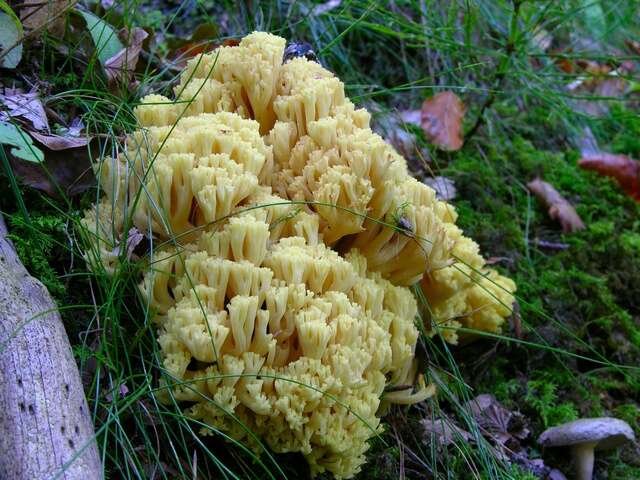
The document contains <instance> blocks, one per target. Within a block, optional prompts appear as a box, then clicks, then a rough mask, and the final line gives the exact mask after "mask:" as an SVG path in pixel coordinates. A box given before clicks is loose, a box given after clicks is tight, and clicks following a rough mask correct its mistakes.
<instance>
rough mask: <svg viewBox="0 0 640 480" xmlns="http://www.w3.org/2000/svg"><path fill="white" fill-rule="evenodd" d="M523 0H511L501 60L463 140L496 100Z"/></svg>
mask: <svg viewBox="0 0 640 480" xmlns="http://www.w3.org/2000/svg"><path fill="white" fill-rule="evenodd" d="M524 1H525V0H513V14H512V15H511V26H510V27H509V37H508V38H507V43H506V44H505V46H504V56H503V57H502V60H500V63H499V65H498V68H497V69H496V74H495V77H494V78H493V88H491V90H490V91H489V95H488V96H487V98H486V99H485V101H484V103H483V104H482V106H481V107H480V111H479V112H478V116H477V118H476V121H475V123H474V124H473V127H471V128H470V129H469V131H468V132H467V134H466V135H465V141H468V140H469V139H470V138H471V137H472V136H473V135H475V133H476V132H477V131H478V129H479V128H480V126H481V125H482V123H483V121H484V113H485V111H486V110H487V109H489V108H490V107H491V106H492V105H493V102H495V100H496V96H497V92H499V91H500V90H501V89H502V84H503V82H504V79H505V77H506V75H507V70H508V67H509V64H510V63H511V59H512V58H513V54H514V53H515V51H516V48H515V47H516V40H517V36H518V17H519V15H520V6H521V5H522V4H523V3H524Z"/></svg>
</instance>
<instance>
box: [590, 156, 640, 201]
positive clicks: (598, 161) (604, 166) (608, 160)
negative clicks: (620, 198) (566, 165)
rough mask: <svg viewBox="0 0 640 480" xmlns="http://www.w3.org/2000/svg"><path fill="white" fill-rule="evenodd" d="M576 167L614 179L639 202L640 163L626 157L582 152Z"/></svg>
mask: <svg viewBox="0 0 640 480" xmlns="http://www.w3.org/2000/svg"><path fill="white" fill-rule="evenodd" d="M578 165H579V166H580V167H581V168H584V169H585V170H593V171H594V172H598V173H599V174H600V175H604V176H607V177H613V178H615V179H616V180H617V181H618V183H619V184H620V186H621V187H622V189H623V190H624V191H625V192H626V193H627V194H628V195H630V196H631V197H633V198H635V199H636V200H638V201H640V162H638V161H637V160H634V159H632V158H630V157H628V156H626V155H615V154H612V153H602V152H583V153H582V158H581V159H580V161H579V162H578Z"/></svg>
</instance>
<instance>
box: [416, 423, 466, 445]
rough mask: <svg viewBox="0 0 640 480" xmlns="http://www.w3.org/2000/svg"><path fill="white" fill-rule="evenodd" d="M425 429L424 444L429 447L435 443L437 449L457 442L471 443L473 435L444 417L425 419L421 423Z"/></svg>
mask: <svg viewBox="0 0 640 480" xmlns="http://www.w3.org/2000/svg"><path fill="white" fill-rule="evenodd" d="M420 423H421V425H422V428H423V429H424V442H425V443H426V444H427V445H429V444H431V442H435V443H436V445H437V447H439V448H441V447H447V446H449V445H451V444H453V443H456V442H465V443H467V442H469V441H471V440H472V438H473V437H472V435H471V434H470V433H469V432H467V431H466V430H463V429H462V428H460V427H459V426H458V425H456V423H455V421H454V420H452V419H450V418H448V417H446V416H443V417H442V418H436V419H430V418H423V419H422V420H421V421H420Z"/></svg>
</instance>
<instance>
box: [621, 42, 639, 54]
mask: <svg viewBox="0 0 640 480" xmlns="http://www.w3.org/2000/svg"><path fill="white" fill-rule="evenodd" d="M624 43H625V45H626V46H627V47H628V48H629V50H631V51H632V52H633V53H635V54H636V55H640V42H639V41H637V40H625V41H624Z"/></svg>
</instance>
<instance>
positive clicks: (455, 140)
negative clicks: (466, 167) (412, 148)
mask: <svg viewBox="0 0 640 480" xmlns="http://www.w3.org/2000/svg"><path fill="white" fill-rule="evenodd" d="M463 117H464V105H463V104H462V101H461V100H460V98H459V97H458V96H457V95H456V94H455V93H453V92H440V93H438V94H437V95H434V96H433V97H431V98H428V99H426V100H425V101H424V103H423V104H422V115H421V120H422V129H423V130H424V133H425V135H426V136H427V139H428V140H429V141H430V142H431V143H433V144H434V145H435V146H436V147H438V148H441V149H443V150H450V151H455V150H460V148H462V144H463V143H464V142H463V140H462V119H463Z"/></svg>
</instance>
